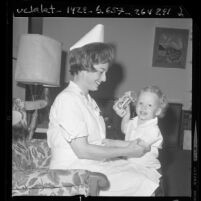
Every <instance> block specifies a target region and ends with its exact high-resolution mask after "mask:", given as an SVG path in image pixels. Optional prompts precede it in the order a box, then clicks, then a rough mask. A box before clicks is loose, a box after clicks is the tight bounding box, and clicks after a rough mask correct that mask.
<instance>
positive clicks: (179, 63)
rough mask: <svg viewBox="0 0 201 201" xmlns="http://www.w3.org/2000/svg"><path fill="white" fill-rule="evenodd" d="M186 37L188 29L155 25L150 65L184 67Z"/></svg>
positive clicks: (186, 46) (186, 45)
mask: <svg viewBox="0 0 201 201" xmlns="http://www.w3.org/2000/svg"><path fill="white" fill-rule="evenodd" d="M188 37H189V30H188V29H175V28H162V27H156V29H155V40H154V48H153V60H152V66H153V67H161V68H163V67H166V68H185V66H186V56H187V48H188Z"/></svg>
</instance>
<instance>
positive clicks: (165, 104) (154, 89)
mask: <svg viewBox="0 0 201 201" xmlns="http://www.w3.org/2000/svg"><path fill="white" fill-rule="evenodd" d="M142 92H152V93H154V94H156V95H157V96H158V98H159V101H160V108H161V113H160V114H159V115H158V117H159V118H162V117H164V116H165V112H166V110H167V107H168V100H167V98H166V96H165V95H164V94H163V92H162V91H161V89H160V88H159V87H158V86H156V85H149V86H146V87H144V88H142V89H141V90H140V91H139V93H138V96H137V97H139V95H140V94H141V93H142Z"/></svg>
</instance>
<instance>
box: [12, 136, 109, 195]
mask: <svg viewBox="0 0 201 201" xmlns="http://www.w3.org/2000/svg"><path fill="white" fill-rule="evenodd" d="M50 158H51V151H50V149H49V147H48V145H47V141H46V140H44V139H32V140H30V141H17V142H13V144H12V196H21V195H26V196H33V195H40V196H43V195H44V196H74V195H84V196H98V194H99V191H100V190H105V189H107V188H108V187H109V181H108V180H107V177H106V176H105V175H104V174H102V173H98V172H90V171H87V170H81V169H72V170H69V169H67V170H50V169H48V167H49V163H50Z"/></svg>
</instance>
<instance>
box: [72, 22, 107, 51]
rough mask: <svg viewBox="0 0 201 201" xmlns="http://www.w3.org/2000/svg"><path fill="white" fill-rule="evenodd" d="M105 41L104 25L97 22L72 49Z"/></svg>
mask: <svg viewBox="0 0 201 201" xmlns="http://www.w3.org/2000/svg"><path fill="white" fill-rule="evenodd" d="M96 42H104V25H102V24H97V25H96V26H95V27H94V28H93V29H91V30H90V31H89V32H88V33H86V34H85V35H84V36H83V37H82V38H81V39H80V40H79V41H78V42H76V43H75V44H74V45H73V46H72V47H70V50H73V49H75V48H79V47H82V46H84V45H86V44H89V43H96Z"/></svg>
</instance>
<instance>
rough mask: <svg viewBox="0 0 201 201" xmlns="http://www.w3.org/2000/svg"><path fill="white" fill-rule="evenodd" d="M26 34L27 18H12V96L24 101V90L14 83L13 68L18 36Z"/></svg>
mask: <svg viewBox="0 0 201 201" xmlns="http://www.w3.org/2000/svg"><path fill="white" fill-rule="evenodd" d="M27 32H28V18H27V17H13V60H12V61H13V65H12V68H13V70H12V72H13V79H12V82H13V90H12V96H13V97H15V98H17V97H18V98H21V99H23V100H24V99H25V88H24V87H23V86H22V85H19V84H17V83H16V81H15V76H14V75H15V66H16V58H17V51H18V44H19V40H20V36H21V35H22V34H24V33H27Z"/></svg>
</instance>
